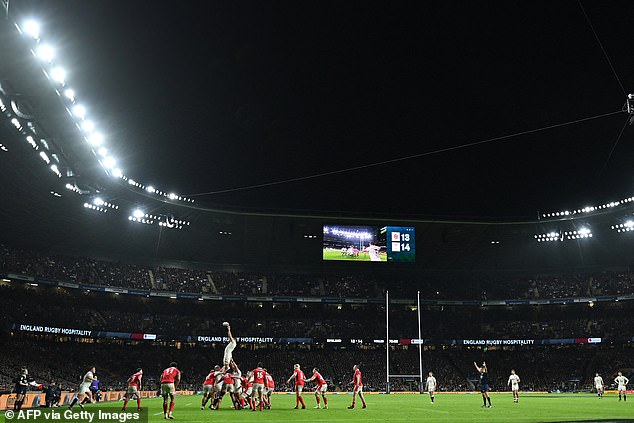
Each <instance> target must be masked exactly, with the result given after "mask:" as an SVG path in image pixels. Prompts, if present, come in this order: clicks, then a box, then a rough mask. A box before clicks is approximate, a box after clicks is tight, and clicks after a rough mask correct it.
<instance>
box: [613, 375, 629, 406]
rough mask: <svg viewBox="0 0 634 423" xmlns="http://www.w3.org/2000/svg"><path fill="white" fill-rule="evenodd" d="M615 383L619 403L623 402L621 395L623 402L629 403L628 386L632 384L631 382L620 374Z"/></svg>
mask: <svg viewBox="0 0 634 423" xmlns="http://www.w3.org/2000/svg"><path fill="white" fill-rule="evenodd" d="M614 383H616V385H617V389H618V391H619V401H621V394H623V401H627V384H628V383H630V380H629V379H628V378H626V377H625V376H623V373H621V372H619V373H618V376H617V377H616V378H615V379H614Z"/></svg>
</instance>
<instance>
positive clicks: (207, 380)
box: [203, 372, 216, 385]
mask: <svg viewBox="0 0 634 423" xmlns="http://www.w3.org/2000/svg"><path fill="white" fill-rule="evenodd" d="M215 381H216V376H214V372H211V373H209V374H208V375H207V377H206V378H205V381H204V382H203V385H213V384H214V382H215Z"/></svg>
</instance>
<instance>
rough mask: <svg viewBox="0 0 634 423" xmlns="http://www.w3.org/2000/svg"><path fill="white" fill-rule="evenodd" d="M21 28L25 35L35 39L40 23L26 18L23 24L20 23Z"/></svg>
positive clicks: (38, 35)
mask: <svg viewBox="0 0 634 423" xmlns="http://www.w3.org/2000/svg"><path fill="white" fill-rule="evenodd" d="M22 30H23V31H24V32H25V33H26V34H27V35H30V36H31V37H33V39H35V40H37V39H38V38H40V24H39V23H37V22H35V21H34V20H28V21H26V22H24V25H22Z"/></svg>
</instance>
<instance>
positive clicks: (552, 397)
mask: <svg viewBox="0 0 634 423" xmlns="http://www.w3.org/2000/svg"><path fill="white" fill-rule="evenodd" d="M201 398H202V397H201V396H200V395H194V396H183V397H177V398H176V407H175V408H174V418H175V420H174V421H177V422H186V423H198V422H201V423H202V422H210V421H223V422H224V421H228V422H232V423H241V422H258V423H259V422H361V423H365V422H367V423H370V422H381V423H383V422H408V423H412V422H423V421H428V422H430V421H431V422H557V421H582V420H618V419H634V398H631V401H627V402H619V401H618V397H617V396H615V395H606V396H605V397H604V398H603V399H598V398H597V397H596V396H594V395H584V394H579V395H572V394H571V395H568V394H559V395H558V394H545V395H530V394H525V395H521V396H520V402H519V403H517V404H514V403H513V399H512V397H511V395H510V394H492V395H491V399H492V402H493V408H491V409H488V408H481V405H482V399H481V397H480V395H479V394H477V393H476V394H439V395H436V403H435V404H433V405H432V404H430V401H429V397H428V396H426V395H425V396H423V395H405V394H394V395H366V400H367V402H368V408H367V409H365V410H363V409H361V407H360V405H361V404H360V403H357V408H355V409H354V410H348V409H347V406H348V405H350V402H351V399H352V396H351V395H329V396H328V401H329V404H328V405H329V409H328V410H323V409H313V407H314V406H315V397H314V396H313V395H304V400H305V401H306V405H307V409H306V410H301V409H300V410H294V409H293V407H294V406H295V399H294V396H293V395H274V396H273V398H272V401H271V402H272V409H271V410H264V411H262V412H259V411H257V412H252V411H250V410H240V411H237V410H233V409H230V408H229V407H228V405H229V404H230V403H229V398H228V397H226V398H225V400H224V403H223V406H222V407H221V409H220V410H217V411H212V410H209V409H205V410H200V401H201ZM114 405H115V404H113V403H107V404H104V407H108V408H109V409H110V408H111V407H113V406H114ZM116 405H117V406H120V403H119V404H116ZM135 406H136V403H135V402H133V401H131V402H130V404H129V406H128V411H134V407H135ZM142 406H143V407H144V408H145V409H146V410H147V411H148V415H149V421H150V423H152V422H154V423H158V422H161V421H163V422H164V421H165V420H164V419H163V409H162V400H161V399H158V398H157V399H146V400H143V402H142ZM93 407H99V406H98V405H89V406H87V409H88V408H93Z"/></svg>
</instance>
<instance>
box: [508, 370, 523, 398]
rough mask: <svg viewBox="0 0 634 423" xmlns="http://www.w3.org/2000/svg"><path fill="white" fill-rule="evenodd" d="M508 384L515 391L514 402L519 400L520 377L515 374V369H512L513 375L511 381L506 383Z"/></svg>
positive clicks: (510, 377)
mask: <svg viewBox="0 0 634 423" xmlns="http://www.w3.org/2000/svg"><path fill="white" fill-rule="evenodd" d="M506 386H510V387H511V392H513V402H514V403H517V402H519V392H520V377H519V376H518V375H516V374H515V370H514V369H511V375H510V376H509V381H508V382H507V383H506Z"/></svg>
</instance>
